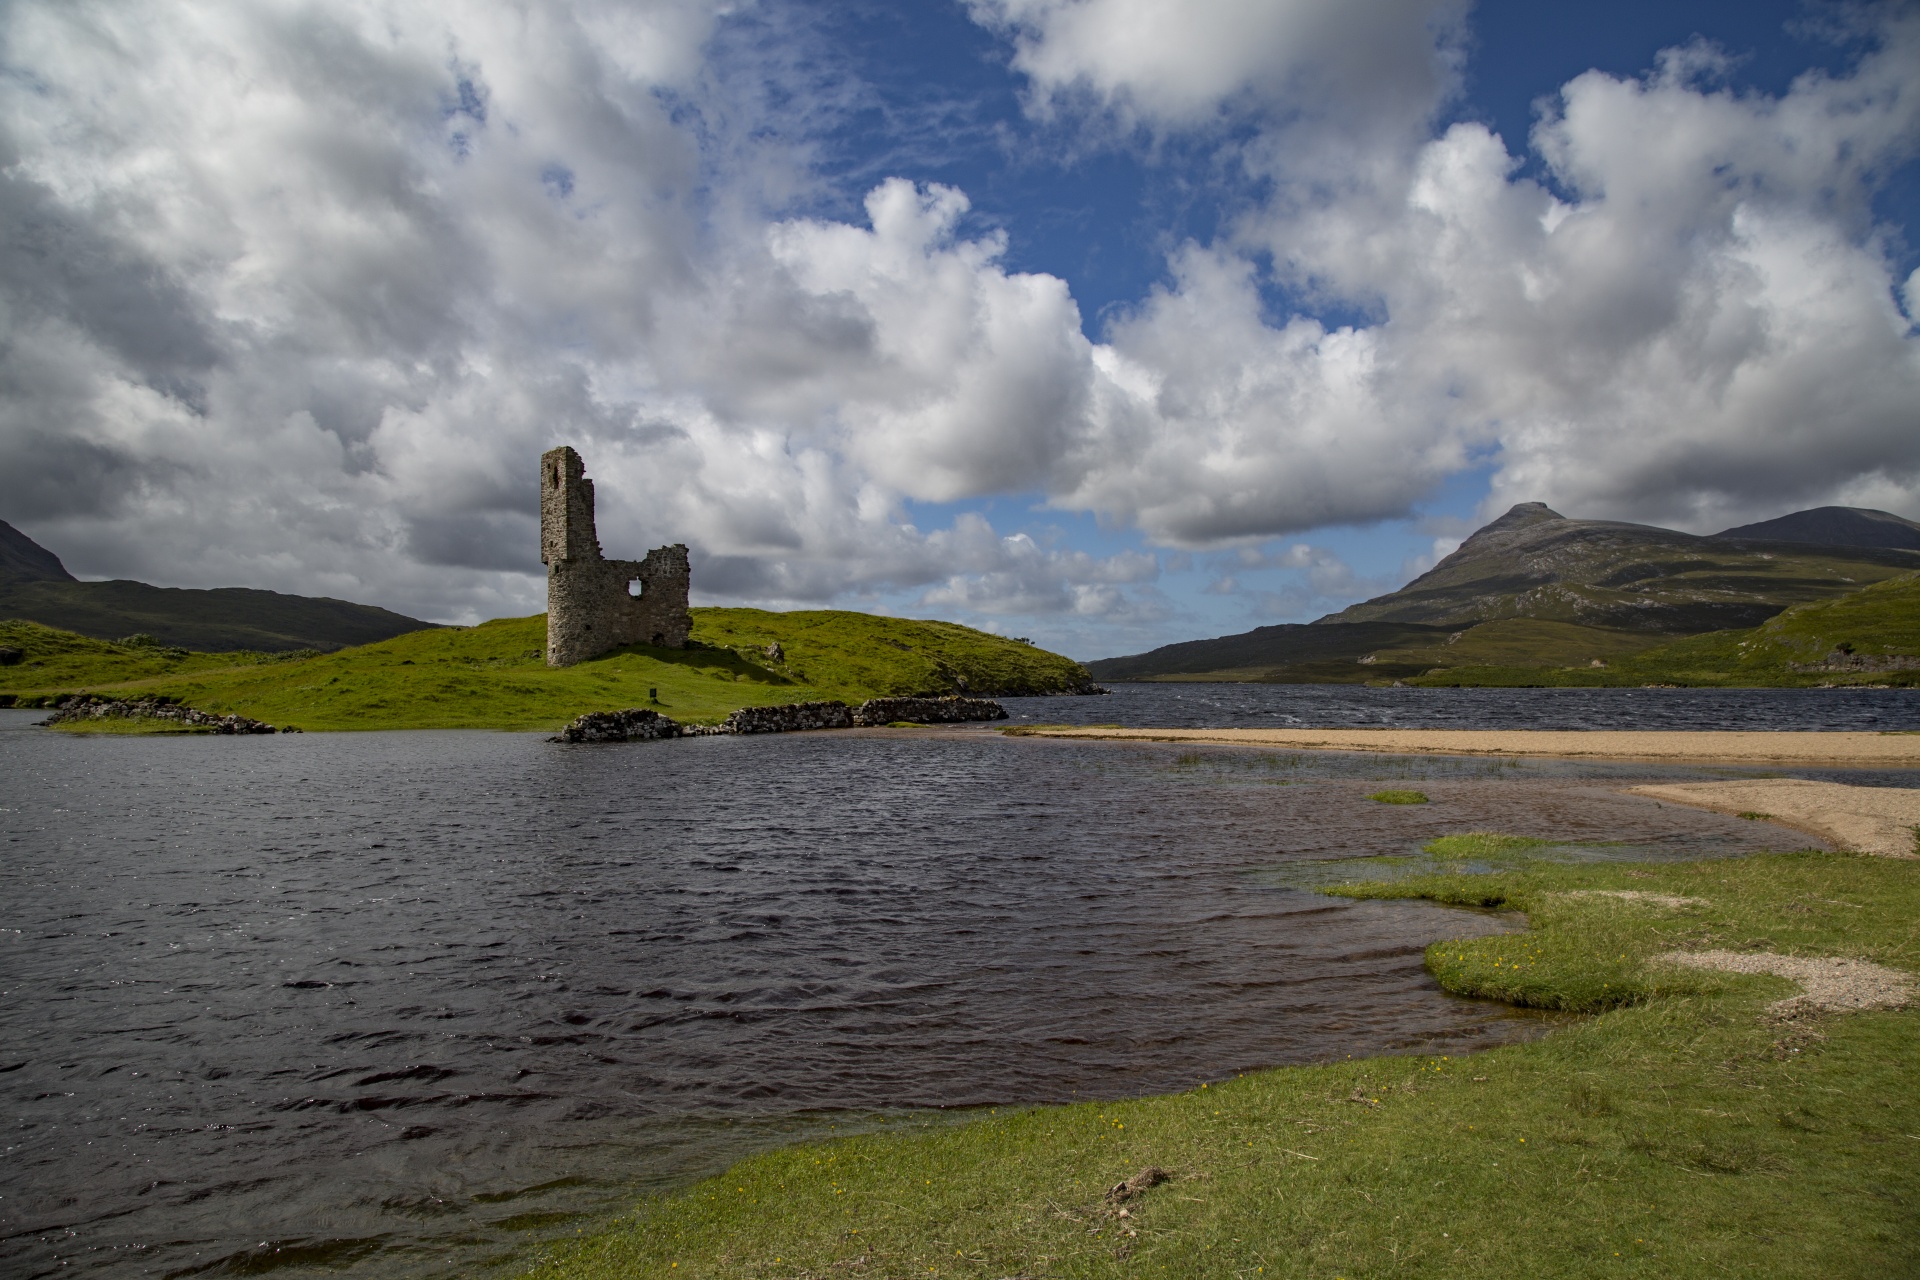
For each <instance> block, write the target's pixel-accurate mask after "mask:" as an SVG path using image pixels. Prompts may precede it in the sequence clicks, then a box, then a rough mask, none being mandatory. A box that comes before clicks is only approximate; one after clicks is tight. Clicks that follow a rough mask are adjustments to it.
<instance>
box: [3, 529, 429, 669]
mask: <svg viewBox="0 0 1920 1280" xmlns="http://www.w3.org/2000/svg"><path fill="white" fill-rule="evenodd" d="M9 618H10V619H17V620H23V621H28V622H37V623H39V624H40V625H42V626H47V627H56V628H58V629H60V630H62V631H72V632H77V633H78V634H80V635H83V636H92V637H94V638H95V639H98V640H114V639H119V638H121V637H123V636H133V635H145V636H149V637H151V638H152V639H153V640H154V641H155V642H156V643H158V644H161V645H165V646H175V647H179V648H182V649H193V650H198V651H202V652H224V651H231V650H240V649H246V650H258V651H263V652H285V651H288V650H294V649H338V648H342V647H343V646H346V645H356V644H371V643H373V642H374V641H376V640H385V639H387V638H388V637H390V636H397V635H402V634H404V633H406V632H408V631H418V630H420V629H421V628H422V627H428V626H432V625H433V624H432V623H428V622H422V621H420V619H418V618H409V617H407V616H406V615H404V614H399V613H394V612H393V611H391V610H389V609H381V608H377V607H375V606H373V605H367V604H354V603H352V602H350V601H346V600H333V599H328V598H326V597H323V596H321V597H316V596H290V595H285V594H283V593H281V592H278V591H257V590H253V589H251V588H246V587H222V588H218V589H216V590H212V591H201V590H193V589H188V588H182V587H155V586H149V585H148V584H146V583H144V582H132V581H126V580H121V581H114V582H79V581H76V580H75V579H74V577H73V575H72V574H70V573H68V572H67V570H66V566H64V565H63V564H61V563H60V558H59V557H58V556H56V555H54V554H53V552H51V551H49V550H47V549H46V548H45V547H43V546H41V545H40V544H39V543H37V542H35V541H33V539H31V538H29V537H27V536H26V535H25V534H24V533H21V532H20V531H19V530H18V529H15V528H14V527H13V526H12V525H9V524H6V523H5V522H0V619H9Z"/></svg>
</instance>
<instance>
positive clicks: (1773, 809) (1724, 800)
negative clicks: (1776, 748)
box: [1631, 778, 1920, 858]
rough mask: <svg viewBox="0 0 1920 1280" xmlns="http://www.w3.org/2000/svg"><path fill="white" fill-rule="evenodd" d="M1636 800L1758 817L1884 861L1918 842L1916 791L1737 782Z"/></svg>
mask: <svg viewBox="0 0 1920 1280" xmlns="http://www.w3.org/2000/svg"><path fill="white" fill-rule="evenodd" d="M1631 791H1632V793H1633V794H1635V795H1643V796H1651V797H1653V798H1654V799H1656V800H1666V801H1669V802H1671V803H1674V804H1685V805H1692V806H1693V807H1695V808H1698V809H1708V810H1711V811H1713V812H1714V813H1731V814H1738V815H1740V816H1743V817H1744V816H1746V815H1748V814H1757V815H1759V816H1761V817H1763V818H1765V819H1767V820H1769V821H1772V822H1777V823H1780V824H1781V825H1782V826H1787V827H1792V828H1794V829H1795V830H1797V831H1805V832H1807V833H1809V834H1811V835H1816V836H1819V837H1820V838H1821V839H1823V840H1827V841H1830V842H1831V843H1832V844H1834V845H1835V846H1836V847H1838V848H1841V849H1852V850H1853V851H1855V852H1856V853H1871V854H1876V855H1878V856H1880V857H1883V858H1911V857H1914V856H1916V855H1915V846H1916V842H1917V840H1920V836H1917V835H1916V833H1917V832H1920V790H1913V789H1911V788H1906V787H1848V786H1842V785H1841V784H1840V783H1837V782H1813V781H1809V780H1807V779H1804V778H1756V779H1753V780H1751V781H1739V782H1674V783H1660V784H1656V785H1652V786H1644V787H1633V788H1631Z"/></svg>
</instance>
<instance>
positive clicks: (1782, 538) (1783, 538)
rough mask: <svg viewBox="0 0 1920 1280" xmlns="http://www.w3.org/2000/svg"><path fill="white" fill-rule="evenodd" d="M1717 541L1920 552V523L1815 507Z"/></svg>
mask: <svg viewBox="0 0 1920 1280" xmlns="http://www.w3.org/2000/svg"><path fill="white" fill-rule="evenodd" d="M1713 536H1714V537H1716V538H1746V539H1759V540H1765V541H1772V542H1817V543H1819V544H1821V545H1822V546H1828V547H1904V548H1906V549H1907V550H1909V551H1920V524H1916V523H1915V522H1913V521H1912V520H1908V519H1905V518H1903V517H1901V516H1896V515H1894V514H1893V513H1892V512H1891V511H1875V510H1872V509H1871V508H1868V507H1815V508H1813V509H1812V510H1811V511H1796V512H1794V513H1793V514H1792V515H1785V516H1781V517H1780V518H1779V519H1777V520H1762V521H1760V522H1759V523H1758V524H1743V525H1741V526H1739V527H1738V528H1735V529H1723V530H1721V531H1720V532H1719V533H1716V534H1714V535H1713Z"/></svg>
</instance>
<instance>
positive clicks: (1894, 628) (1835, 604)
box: [1407, 573, 1920, 688]
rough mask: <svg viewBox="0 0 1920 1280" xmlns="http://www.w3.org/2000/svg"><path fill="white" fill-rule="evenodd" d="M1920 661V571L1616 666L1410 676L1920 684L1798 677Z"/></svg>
mask: <svg viewBox="0 0 1920 1280" xmlns="http://www.w3.org/2000/svg"><path fill="white" fill-rule="evenodd" d="M1842 649H1844V650H1845V651H1846V652H1849V653H1854V654H1859V655H1862V656H1867V657H1886V656H1891V655H1901V656H1909V657H1911V656H1920V574H1915V573H1909V574H1903V575H1901V576H1899V577H1897V578H1890V579H1887V580H1886V581H1883V582H1876V583H1874V584H1872V585H1871V586H1867V587H1863V588H1862V589H1860V590H1859V591H1855V592H1852V593H1851V594H1848V595H1844V596H1841V597H1839V598H1837V599H1833V600H1823V601H1817V602H1814V603H1811V604H1802V605H1796V606H1795V607H1793V608H1791V609H1788V610H1786V611H1785V612H1784V613H1781V614H1779V615H1777V616H1776V617H1773V618H1770V619H1768V620H1767V621H1766V622H1764V623H1762V624H1761V625H1760V626H1757V627H1753V628H1750V629H1748V630H1744V631H1709V632H1706V633H1704V634H1702V635H1696V636H1688V637H1686V638H1685V639H1681V640H1674V641H1670V642H1669V643H1666V644H1663V645H1660V646H1658V647H1656V648H1652V649H1646V650H1644V651H1642V652H1639V653H1632V654H1628V655H1626V656H1624V657H1619V658H1617V659H1614V660H1612V663H1611V665H1610V666H1608V667H1605V668H1595V667H1565V668H1552V667H1533V666H1513V665H1506V666H1502V665H1498V664H1488V665H1480V666H1471V665H1462V666H1453V667H1448V668H1444V669H1436V670H1432V671H1429V672H1428V673H1426V674H1425V675H1421V676H1417V677H1411V678H1408V680H1407V683H1409V684H1415V685H1459V686H1464V687H1483V688H1484V687H1515V686H1519V687H1526V686H1583V687H1584V686H1621V685H1624V686H1637V685H1646V684H1671V685H1684V686H1688V687H1727V688H1740V687H1802V688H1804V687H1807V686H1811V685H1822V684H1837V685H1898V686H1914V685H1920V671H1796V670H1794V668H1795V667H1796V666H1810V665H1817V664H1819V663H1820V662H1822V661H1823V660H1824V659H1826V658H1827V657H1828V656H1829V655H1831V654H1833V653H1834V652H1836V651H1839V650H1842Z"/></svg>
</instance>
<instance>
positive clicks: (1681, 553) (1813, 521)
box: [1087, 502, 1920, 684]
mask: <svg viewBox="0 0 1920 1280" xmlns="http://www.w3.org/2000/svg"><path fill="white" fill-rule="evenodd" d="M1752 529H1753V530H1759V531H1761V532H1766V531H1772V532H1773V533H1774V534H1775V535H1776V536H1774V537H1772V538H1771V539H1770V540H1768V539H1761V538H1758V537H1755V536H1752V532H1751V531H1750V530H1729V531H1728V532H1727V533H1725V534H1717V535H1714V536H1712V537H1697V536H1695V535H1693V534H1689V533H1678V532H1676V531H1674V530H1671V529H1658V528H1654V527H1653V526H1651V525H1638V524H1622V523H1619V522H1617V521H1609V520H1569V519H1567V518H1566V517H1565V516H1562V515H1561V514H1560V513H1559V512H1557V511H1554V510H1552V509H1550V508H1548V507H1546V506H1544V505H1542V504H1540V503H1537V502H1528V503H1522V504H1520V505H1519V506H1516V507H1514V508H1513V509H1512V510H1510V511H1508V512H1507V513H1506V514H1505V515H1503V516H1501V517H1500V518H1499V519H1498V520H1495V521H1493V522H1492V523H1490V524H1488V525H1485V526H1484V527H1482V528H1481V529H1479V530H1478V531H1476V532H1475V533H1474V535H1473V536H1472V537H1470V538H1468V539H1467V540H1466V541H1465V542H1463V543H1462V544H1461V545H1460V547H1459V549H1458V550H1456V551H1455V552H1454V553H1453V554H1452V555H1450V556H1448V557H1447V558H1446V559H1444V560H1442V561H1441V562H1440V563H1439V564H1437V565H1435V566H1434V567H1433V568H1432V569H1431V570H1430V571H1428V572H1427V573H1425V574H1422V575H1421V576H1420V577H1418V578H1416V579H1414V580H1413V581H1412V582H1410V583H1408V584H1407V585H1406V586H1405V587H1402V588H1401V589H1400V590H1398V591H1393V592H1389V593H1388V594H1386V595H1383V596H1378V597H1375V598H1374V599H1372V600H1368V601H1365V602H1363V603H1361V604H1356V605H1354V606H1352V607H1351V608H1349V609H1346V610H1344V611H1343V612H1341V613H1336V614H1331V615H1329V616H1327V617H1325V618H1321V619H1320V620H1318V621H1317V622H1311V623H1304V624H1291V625H1283V626H1269V627H1257V628H1255V629H1254V630H1252V631H1247V632H1242V633H1241V634H1239V635H1231V636H1220V637H1217V638H1214V639H1208V640H1189V641H1184V642H1182V643H1179V644H1170V645H1164V646H1162V647H1161V648H1158V649H1155V650H1153V651H1152V652H1150V653H1141V654H1134V655H1131V656H1128V657H1121V658H1103V659H1100V660H1099V661H1096V662H1090V663H1088V664H1087V667H1088V670H1090V671H1091V672H1092V673H1093V674H1094V675H1095V676H1096V677H1098V678H1100V679H1103V680H1230V681H1248V682H1261V683H1282V684H1359V683H1377V682H1380V681H1385V680H1406V679H1411V678H1413V677H1416V676H1423V675H1425V673H1427V672H1429V671H1431V670H1433V668H1435V667H1448V668H1454V667H1473V668H1485V669H1486V670H1485V671H1483V672H1482V673H1481V674H1482V675H1483V676H1484V677H1485V678H1486V680H1487V681H1488V682H1490V683H1500V684H1514V683H1540V681H1541V677H1540V676H1539V674H1538V671H1537V669H1538V668H1550V667H1569V666H1575V665H1580V666H1589V667H1590V666H1591V665H1592V664H1593V663H1595V662H1596V661H1598V662H1602V663H1612V662H1614V661H1616V660H1618V659H1622V658H1625V657H1628V656H1630V655H1631V654H1633V653H1635V652H1637V651H1639V650H1643V649H1650V648H1653V647H1655V646H1659V645H1663V644H1666V643H1668V642H1670V641H1672V640H1674V639H1676V638H1677V637H1680V636H1686V635H1697V634H1701V633H1705V632H1721V631H1725V630H1727V629H1729V628H1740V627H1752V626H1756V625H1758V624H1759V623H1761V622H1763V621H1765V620H1766V619H1768V618H1771V617H1773V616H1774V615H1775V614H1778V613H1779V612H1780V611H1781V610H1783V609H1787V608H1791V607H1792V606H1795V605H1800V604H1807V603H1811V602H1815V601H1820V600H1831V599H1833V598H1835V597H1838V596H1843V595H1845V594H1846V593H1848V592H1852V591H1856V590H1858V589H1859V588H1860V587H1861V586H1863V585H1865V584H1868V583H1873V582H1880V581H1885V580H1887V579H1890V578H1896V577H1899V576H1901V575H1902V574H1907V573H1911V572H1913V571H1914V570H1916V569H1920V550H1916V549H1914V548H1913V547H1910V546H1908V545H1907V543H1908V542H1909V541H1911V540H1912V539H1914V538H1916V537H1920V534H1916V533H1915V527H1914V526H1913V524H1912V522H1911V521H1906V520H1902V519H1900V518H1899V517H1897V516H1891V515H1887V514H1886V513H1884V512H1875V511H1860V510H1854V509H1852V508H1842V507H1834V508H1822V509H1820V510H1818V511H1811V512H1800V513H1797V514H1796V515H1795V516H1790V517H1783V518H1781V519H1780V520H1776V521H1772V522H1770V523H1769V524H1767V525H1764V526H1753V527H1752ZM1736 535H1738V536H1736ZM1790 535H1791V536H1790ZM1815 535H1820V536H1829V537H1833V538H1836V539H1841V538H1844V539H1846V540H1847V541H1846V542H1844V543H1839V544H1814V543H1810V542H1806V541H1797V540H1794V539H1796V538H1802V537H1812V536H1815ZM1495 668H1512V669H1515V670H1516V671H1518V672H1519V674H1517V675H1510V676H1497V675H1495V674H1494V670H1493V669H1495ZM1594 682H1596V683H1598V682H1603V681H1602V678H1601V677H1595V678H1594Z"/></svg>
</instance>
